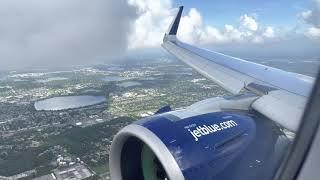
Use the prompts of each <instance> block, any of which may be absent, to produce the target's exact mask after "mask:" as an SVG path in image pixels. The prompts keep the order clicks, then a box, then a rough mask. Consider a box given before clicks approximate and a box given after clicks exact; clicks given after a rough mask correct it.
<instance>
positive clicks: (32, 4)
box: [0, 0, 136, 69]
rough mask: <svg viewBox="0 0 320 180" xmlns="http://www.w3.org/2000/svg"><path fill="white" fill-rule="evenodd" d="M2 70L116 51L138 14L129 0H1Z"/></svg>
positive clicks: (85, 58)
mask: <svg viewBox="0 0 320 180" xmlns="http://www.w3.org/2000/svg"><path fill="white" fill-rule="evenodd" d="M0 12H1V15H0V64H1V67H0V68H1V69H2V68H3V69H6V68H16V67H18V68H21V67H26V66H28V67H30V66H43V65H44V66H50V65H61V66H64V65H66V64H79V63H91V62H92V61H94V60H95V59H96V58H97V56H104V57H108V58H109V57H110V56H118V55H121V54H123V53H124V52H125V51H126V49H127V40H128V39H127V34H128V33H129V32H130V30H131V25H130V24H131V22H132V21H133V20H134V19H135V18H136V16H135V8H133V7H131V6H129V5H128V3H127V1H126V0H108V1H105V0H92V1H90V2H89V1H86V0H68V1H65V0H46V1H43V0H31V1H19V0H1V1H0Z"/></svg>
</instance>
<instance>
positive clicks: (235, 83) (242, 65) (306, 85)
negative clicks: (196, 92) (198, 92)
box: [162, 6, 313, 131]
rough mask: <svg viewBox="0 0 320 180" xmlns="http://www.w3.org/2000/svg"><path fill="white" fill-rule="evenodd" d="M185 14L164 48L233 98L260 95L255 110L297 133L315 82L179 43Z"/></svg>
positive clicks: (167, 36) (175, 23) (176, 20)
mask: <svg viewBox="0 0 320 180" xmlns="http://www.w3.org/2000/svg"><path fill="white" fill-rule="evenodd" d="M182 11H183V7H182V6H181V7H180V8H179V11H178V13H177V16H176V17H175V18H174V20H173V22H172V24H171V25H170V27H169V30H168V32H167V33H166V34H165V36H164V38H163V44H162V47H163V48H165V49H166V50H167V51H168V52H170V53H171V54H173V55H174V56H176V57H177V58H179V59H180V60H182V61H183V62H185V63H186V64H188V65H189V66H191V67H192V68H193V69H195V70H196V71H198V72H199V73H200V74H202V75H204V76H206V77H207V78H209V79H211V80H213V81H214V82H216V83H217V84H218V85H220V86H221V87H223V88H224V89H226V90H227V91H229V92H231V93H233V94H239V93H240V92H241V91H243V90H246V91H251V92H253V93H255V94H257V95H258V96H260V98H258V99H257V100H256V101H254V102H253V103H252V106H251V107H252V108H253V109H255V110H257V111H258V112H260V113H262V114H264V115H265V116H267V117H269V118H270V119H271V120H274V121H276V122H277V123H279V124H281V125H282V126H284V127H285V128H287V129H289V130H292V131H296V130H297V129H298V127H299V123H300V118H301V116H302V114H303V111H304V106H305V103H306V100H307V97H308V95H309V93H310V92H311V90H312V86H313V79H312V78H310V77H308V76H304V75H300V74H296V73H291V72H286V71H283V70H280V69H277V68H273V67H269V66H265V65H261V64H257V63H253V62H249V61H246V60H242V59H239V58H235V57H231V56H228V55H225V54H222V53H218V52H213V51H209V50H206V49H201V48H198V47H194V46H191V45H189V44H186V43H183V42H181V41H179V40H178V39H177V37H176V33H177V30H178V27H179V23H180V18H181V15H182Z"/></svg>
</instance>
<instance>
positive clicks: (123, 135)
mask: <svg viewBox="0 0 320 180" xmlns="http://www.w3.org/2000/svg"><path fill="white" fill-rule="evenodd" d="M130 137H136V138H138V139H139V140H141V141H142V142H144V143H145V144H147V145H148V146H149V147H150V149H151V150H152V151H153V153H154V154H155V155H156V157H157V158H158V159H159V161H160V163H161V164H162V166H163V168H164V170H165V171H166V173H167V175H168V178H169V179H174V180H184V179H185V178H184V176H183V174H182V171H181V170H180V168H179V166H178V164H177V162H176V161H175V159H174V157H173V156H172V154H171V153H170V151H169V150H168V148H167V147H166V145H165V144H164V143H163V142H162V141H161V140H160V139H159V138H158V137H157V136H156V135H155V134H154V133H153V132H152V131H150V130H149V129H147V128H145V127H143V126H140V125H136V124H131V125H128V126H126V127H124V128H123V129H122V130H121V131H119V132H118V133H117V134H116V135H115V137H114V138H113V141H112V144H111V151H110V160H109V166H110V176H111V179H112V180H122V176H121V151H122V148H123V145H124V144H125V142H126V141H127V139H128V138H130Z"/></svg>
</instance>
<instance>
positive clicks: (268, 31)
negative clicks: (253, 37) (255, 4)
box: [262, 26, 274, 38]
mask: <svg viewBox="0 0 320 180" xmlns="http://www.w3.org/2000/svg"><path fill="white" fill-rule="evenodd" d="M262 35H263V36H265V37H267V38H273V37H274V30H273V27H271V26H268V27H266V29H265V31H264V32H263V33H262Z"/></svg>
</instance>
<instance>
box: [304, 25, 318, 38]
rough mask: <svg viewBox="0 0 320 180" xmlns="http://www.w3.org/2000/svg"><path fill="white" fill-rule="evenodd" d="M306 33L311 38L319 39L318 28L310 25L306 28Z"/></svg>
mask: <svg viewBox="0 0 320 180" xmlns="http://www.w3.org/2000/svg"><path fill="white" fill-rule="evenodd" d="M306 35H307V36H308V37H309V38H311V39H320V28H316V27H310V28H308V30H307V32H306Z"/></svg>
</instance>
